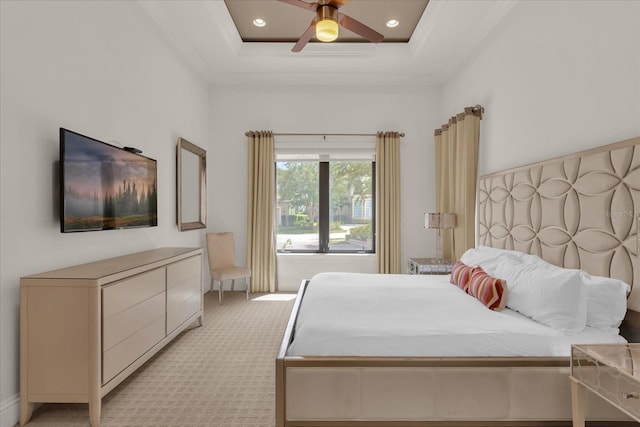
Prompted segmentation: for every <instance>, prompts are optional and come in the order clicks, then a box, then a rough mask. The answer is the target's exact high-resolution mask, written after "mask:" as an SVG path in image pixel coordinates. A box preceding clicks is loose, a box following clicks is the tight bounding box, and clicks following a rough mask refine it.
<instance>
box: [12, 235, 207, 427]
mask: <svg viewBox="0 0 640 427" xmlns="http://www.w3.org/2000/svg"><path fill="white" fill-rule="evenodd" d="M194 322H197V323H198V324H199V325H202V249H200V248H158V249H153V250H150V251H145V252H138V253H133V254H129V255H124V256H120V257H116V258H110V259H105V260H101V261H97V262H92V263H88V264H82V265H77V266H73V267H68V268H63V269H60V270H54V271H49V272H46V273H40V274H35V275H32V276H28V277H23V278H21V279H20V424H21V425H24V424H26V423H27V422H28V421H29V419H30V418H31V414H32V412H33V408H34V404H35V403H44V402H74V403H88V404H89V417H90V422H91V425H92V426H93V427H96V426H99V424H100V407H101V399H102V397H103V396H105V395H106V394H107V393H109V392H110V391H111V390H112V389H113V388H114V387H115V386H117V385H118V384H119V383H121V382H122V381H123V380H124V379H125V378H127V377H128V376H129V375H130V374H131V373H133V372H134V371H135V370H136V369H137V368H139V367H140V366H141V365H142V364H143V363H144V362H146V361H147V360H149V359H150V358H151V357H152V356H153V355H154V354H156V353H157V352H158V351H159V350H160V349H161V348H162V347H164V346H165V345H166V344H167V343H169V342H170V341H171V340H172V339H173V338H175V337H176V336H177V335H178V334H179V333H180V332H182V331H184V330H185V329H186V328H187V327H189V326H190V325H191V324H192V323H194Z"/></svg>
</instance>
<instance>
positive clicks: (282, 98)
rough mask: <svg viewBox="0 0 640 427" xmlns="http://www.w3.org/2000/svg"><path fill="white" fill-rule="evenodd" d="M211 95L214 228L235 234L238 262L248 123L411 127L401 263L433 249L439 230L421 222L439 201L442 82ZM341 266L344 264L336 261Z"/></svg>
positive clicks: (342, 128) (298, 127)
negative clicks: (436, 154) (436, 144)
mask: <svg viewBox="0 0 640 427" xmlns="http://www.w3.org/2000/svg"><path fill="white" fill-rule="evenodd" d="M211 99H212V117H213V120H212V124H211V125H212V129H211V132H212V139H213V141H214V143H215V144H216V147H217V148H216V150H219V151H218V153H219V155H212V156H210V158H209V163H208V165H209V177H210V181H209V184H208V185H209V195H210V197H211V199H212V200H213V201H214V202H212V203H213V204H214V205H210V211H209V212H210V214H209V229H210V230H212V231H214V230H215V231H222V230H230V231H234V232H235V233H236V253H237V255H238V258H239V259H238V261H240V262H244V260H245V259H246V218H247V201H246V196H245V195H246V188H247V139H246V137H245V135H244V133H245V132H246V131H248V130H273V131H274V132H300V133H307V132H308V133H323V132H326V133H375V132H376V131H378V130H398V131H401V132H405V134H406V136H405V137H404V138H403V139H402V145H401V160H400V162H401V170H402V171H401V186H402V195H401V199H402V202H401V203H402V206H401V217H402V225H401V256H402V262H403V264H404V263H406V259H407V258H408V257H418V256H433V255H434V251H435V250H434V242H435V236H434V235H433V233H431V232H430V231H429V230H425V229H424V228H423V227H422V223H423V214H424V212H426V211H429V210H432V209H434V208H435V189H434V185H433V180H434V178H433V176H434V172H433V165H434V163H433V130H434V129H435V128H436V127H437V126H439V125H440V123H439V119H438V118H439V116H440V115H441V112H440V92H439V89H438V88H430V87H419V88H416V87H358V88H356V87H350V86H340V85H334V86H314V85H313V84H310V85H309V86H300V85H291V86H267V87H265V86H257V85H256V86H234V87H214V88H213V94H212V98H211ZM276 138H277V137H276ZM289 259H290V260H294V259H295V261H293V262H295V263H296V264H297V265H296V266H295V267H296V268H295V270H296V271H300V270H299V268H298V267H300V264H299V262H300V260H299V258H295V257H290V258H289ZM361 260H362V264H361V265H360V266H359V268H361V269H367V268H370V260H369V261H367V260H366V257H362V258H361ZM283 262H284V263H285V264H283ZM286 263H287V260H282V259H280V260H279V262H278V268H279V269H280V270H282V269H283V268H287V266H286ZM314 265H317V263H316V264H314ZM291 267H293V266H291ZM311 268H312V269H313V268H315V267H311ZM327 268H330V266H327ZM335 268H336V269H343V268H344V267H343V266H342V264H340V263H338V264H336V265H335ZM309 271H311V270H309ZM404 271H406V266H405V267H404ZM283 272H285V271H284V270H283ZM285 273H286V274H287V275H288V276H287V278H286V280H287V282H288V283H296V286H297V285H299V283H300V280H298V279H296V278H295V277H290V273H291V274H293V271H292V270H287V271H286V272H285ZM300 279H302V277H300ZM286 289H289V286H288V285H287V287H286Z"/></svg>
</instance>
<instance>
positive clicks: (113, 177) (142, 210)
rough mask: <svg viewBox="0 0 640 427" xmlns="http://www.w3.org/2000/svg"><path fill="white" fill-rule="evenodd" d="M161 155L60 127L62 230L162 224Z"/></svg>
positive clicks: (109, 228) (105, 228) (71, 230)
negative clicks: (158, 161)
mask: <svg viewBox="0 0 640 427" xmlns="http://www.w3.org/2000/svg"><path fill="white" fill-rule="evenodd" d="M157 176H158V174H157V165H156V161H155V160H153V159H150V158H148V157H145V156H142V155H140V154H137V153H134V152H131V151H127V150H125V149H122V148H119V147H115V146H113V145H110V144H107V143H104V142H101V141H98V140H96V139H93V138H89V137H87V136H84V135H80V134H79V133H76V132H72V131H70V130H67V129H64V128H60V218H61V221H60V231H62V232H63V233H68V232H75V231H95V230H112V229H118V228H134V227H136V228H137V227H152V226H156V225H158V193H157Z"/></svg>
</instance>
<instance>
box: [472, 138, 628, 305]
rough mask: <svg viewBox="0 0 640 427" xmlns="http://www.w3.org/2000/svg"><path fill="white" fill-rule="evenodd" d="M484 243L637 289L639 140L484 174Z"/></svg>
mask: <svg viewBox="0 0 640 427" xmlns="http://www.w3.org/2000/svg"><path fill="white" fill-rule="evenodd" d="M478 191H479V194H478V204H479V206H478V244H481V245H485V246H492V247H496V248H505V249H516V250H519V251H522V252H526V253H532V254H536V255H539V256H540V257H542V258H543V259H545V260H547V261H549V262H551V263H553V264H556V265H559V266H562V267H566V268H580V269H583V270H586V271H587V272H589V273H591V274H594V275H598V276H609V277H615V278H618V279H621V280H624V281H625V282H627V283H629V284H631V285H632V286H633V285H634V284H636V285H638V286H636V287H635V289H632V292H631V295H630V296H629V307H630V308H632V309H634V310H640V138H634V139H630V140H626V141H622V142H619V143H615V144H610V145H606V146H603V147H598V148H594V149H592V150H587V151H583V152H580V153H576V154H573V155H569V156H565V157H561V158H556V159H552V160H548V161H544V162H540V163H536V164H531V165H528V166H524V167H520V168H516V169H510V170H507V171H504V172H499V173H494V174H489V175H484V176H481V177H480V179H479V189H478Z"/></svg>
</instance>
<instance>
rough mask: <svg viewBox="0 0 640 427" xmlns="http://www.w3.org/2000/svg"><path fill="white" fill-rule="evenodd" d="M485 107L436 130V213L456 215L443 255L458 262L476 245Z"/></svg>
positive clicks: (467, 110)
mask: <svg viewBox="0 0 640 427" xmlns="http://www.w3.org/2000/svg"><path fill="white" fill-rule="evenodd" d="M483 112H484V108H482V107H481V106H479V105H476V106H475V107H467V108H465V109H464V112H463V113H460V114H458V115H456V116H454V117H451V119H449V123H447V124H445V125H443V126H442V127H441V128H439V129H436V131H435V137H434V142H435V160H436V162H435V163H436V167H435V172H436V210H437V211H438V212H444V213H453V214H455V215H456V226H455V228H454V229H453V231H452V232H451V231H448V230H443V232H442V256H443V258H446V259H454V260H455V259H458V258H460V257H461V256H462V254H463V253H464V252H465V251H466V250H467V249H469V248H473V247H474V246H475V235H476V230H475V217H476V185H477V180H478V152H479V142H480V120H481V119H482V113H483Z"/></svg>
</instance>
